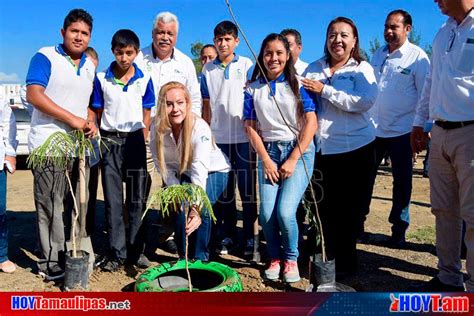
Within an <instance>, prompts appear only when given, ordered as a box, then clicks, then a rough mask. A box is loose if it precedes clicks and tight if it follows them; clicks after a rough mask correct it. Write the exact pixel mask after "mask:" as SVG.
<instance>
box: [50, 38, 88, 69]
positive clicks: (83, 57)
mask: <svg viewBox="0 0 474 316" xmlns="http://www.w3.org/2000/svg"><path fill="white" fill-rule="evenodd" d="M63 46H64V45H63V44H58V45H56V51H57V52H58V53H60V54H61V55H63V56H64V57H65V58H68V59H69V61H70V62H71V63H72V62H73V61H72V59H71V56H69V55H68V54H67V53H66V52H65V51H64V47H63ZM86 59H87V55H86V54H85V53H82V55H81V60H80V61H79V66H77V72H76V75H78V76H80V75H81V68H82V66H84V64H85V62H86ZM71 66H73V67H75V65H72V64H71Z"/></svg>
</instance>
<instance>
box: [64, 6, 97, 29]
mask: <svg viewBox="0 0 474 316" xmlns="http://www.w3.org/2000/svg"><path fill="white" fill-rule="evenodd" d="M78 21H82V22H84V23H86V24H87V25H89V28H90V31H91V32H92V22H93V19H92V16H91V15H90V14H89V12H87V11H86V10H84V9H72V10H71V11H69V13H68V14H67V15H66V17H65V18H64V23H63V30H67V28H68V27H69V26H70V25H71V24H72V23H74V22H78Z"/></svg>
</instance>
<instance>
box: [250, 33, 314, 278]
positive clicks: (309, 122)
mask: <svg viewBox="0 0 474 316" xmlns="http://www.w3.org/2000/svg"><path fill="white" fill-rule="evenodd" d="M258 61H259V63H260V64H261V65H263V66H264V70H263V71H264V72H263V73H262V72H261V70H260V69H259V68H257V67H256V68H255V71H254V73H253V75H252V83H250V86H249V88H248V89H247V91H246V92H245V99H244V115H243V118H244V120H245V128H246V132H247V135H248V137H249V139H250V143H251V144H252V146H253V148H254V149H255V151H256V152H257V154H258V157H259V162H258V182H259V191H260V224H261V225H262V229H263V234H264V235H265V240H266V241H267V252H268V254H269V256H270V264H269V266H268V268H267V269H266V270H265V272H264V275H265V278H267V279H270V280H275V279H278V278H279V276H280V272H281V271H280V270H281V264H282V263H283V271H282V274H283V281H284V282H296V281H299V279H300V276H299V271H298V264H297V259H298V255H299V253H298V225H297V222H296V209H297V207H298V204H299V202H300V201H301V197H302V196H303V193H304V191H305V189H306V187H307V186H308V183H309V176H308V175H311V174H312V170H313V164H314V144H313V137H314V134H315V133H316V129H317V120H316V113H315V110H316V107H315V104H314V102H313V99H312V98H311V97H309V95H308V93H307V92H306V91H305V90H304V89H303V88H302V87H300V84H299V82H298V80H297V78H296V70H295V67H294V61H293V59H292V57H291V54H290V45H289V43H288V40H287V39H286V38H285V37H284V36H282V35H280V34H275V33H273V34H270V35H268V36H267V37H266V38H265V39H264V40H263V43H262V48H261V49H260V54H259V57H258ZM265 77H266V78H268V80H269V81H270V88H269V87H268V85H267V84H266V81H265ZM275 100H276V102H275ZM277 104H278V107H277ZM279 110H281V113H280V112H279ZM305 168H306V171H305ZM306 172H307V173H306Z"/></svg>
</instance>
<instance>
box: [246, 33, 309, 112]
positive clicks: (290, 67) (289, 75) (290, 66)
mask: <svg viewBox="0 0 474 316" xmlns="http://www.w3.org/2000/svg"><path fill="white" fill-rule="evenodd" d="M273 41H280V42H282V43H283V46H284V47H285V50H286V53H287V54H288V55H289V57H290V58H289V59H288V61H287V62H286V64H285V69H283V74H284V75H285V79H286V81H287V82H288V84H289V85H290V88H291V91H292V92H293V94H294V95H295V99H296V106H297V113H298V121H300V120H301V119H303V118H304V116H303V113H304V112H303V103H302V102H301V96H300V87H299V84H298V79H296V69H295V61H294V60H293V57H291V54H290V43H288V40H287V39H286V37H284V36H283V35H281V34H277V33H271V34H269V35H267V37H265V39H264V40H263V42H262V47H260V53H259V54H258V63H259V64H260V65H261V66H262V68H263V72H264V73H263V74H262V72H261V70H260V67H258V65H255V68H254V70H253V73H252V78H251V79H250V81H252V82H253V81H255V80H257V79H260V78H263V77H264V76H263V75H265V77H268V73H267V69H266V68H265V65H264V63H263V54H264V51H265V47H266V46H267V44H268V43H270V42H273Z"/></svg>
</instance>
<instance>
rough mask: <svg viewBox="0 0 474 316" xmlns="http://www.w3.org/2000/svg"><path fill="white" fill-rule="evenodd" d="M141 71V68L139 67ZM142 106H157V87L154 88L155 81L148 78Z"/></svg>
mask: <svg viewBox="0 0 474 316" xmlns="http://www.w3.org/2000/svg"><path fill="white" fill-rule="evenodd" d="M138 70H139V71H140V69H138ZM142 106H143V108H145V109H151V108H152V107H154V106H155V89H154V88H153V81H152V80H151V78H150V80H148V84H147V85H146V90H145V94H144V95H143V97H142Z"/></svg>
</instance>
